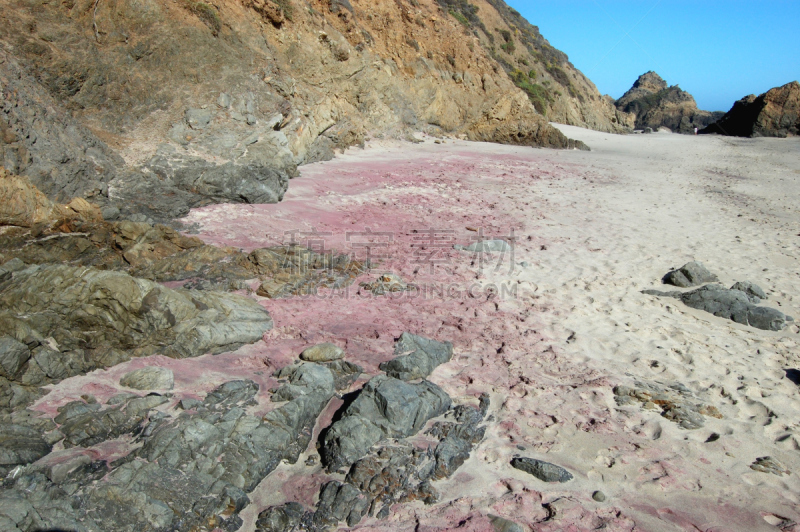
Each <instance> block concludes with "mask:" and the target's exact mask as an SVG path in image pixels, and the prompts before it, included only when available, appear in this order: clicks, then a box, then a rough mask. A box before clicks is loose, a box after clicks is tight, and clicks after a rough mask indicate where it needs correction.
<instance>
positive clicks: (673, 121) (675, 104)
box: [616, 71, 722, 133]
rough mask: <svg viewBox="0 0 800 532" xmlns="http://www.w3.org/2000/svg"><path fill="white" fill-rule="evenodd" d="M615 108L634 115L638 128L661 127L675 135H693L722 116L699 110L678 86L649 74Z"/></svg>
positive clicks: (636, 83)
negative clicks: (695, 131) (696, 129)
mask: <svg viewBox="0 0 800 532" xmlns="http://www.w3.org/2000/svg"><path fill="white" fill-rule="evenodd" d="M616 105H617V109H619V110H620V111H623V112H628V113H633V114H634V115H635V116H636V128H637V129H644V128H647V127H649V128H652V129H658V128H659V127H662V126H663V127H668V128H669V129H671V130H672V131H675V132H677V133H694V128H704V127H705V126H707V125H708V124H710V123H712V122H714V121H715V120H716V119H718V118H719V117H720V116H722V113H721V112H713V113H711V112H708V111H703V110H700V109H698V108H697V103H696V102H695V101H694V98H693V97H692V95H691V94H689V93H688V92H686V91H684V90H681V89H680V88H679V87H678V86H677V85H673V86H671V87H670V86H668V85H667V82H666V81H664V80H663V79H662V78H661V76H659V75H658V74H656V73H655V72H652V71H651V72H647V73H645V74H642V75H641V76H639V79H637V80H636V81H635V82H634V84H633V87H631V89H630V90H629V91H628V92H626V93H625V94H624V95H623V96H622V98H620V99H619V100H617V102H616Z"/></svg>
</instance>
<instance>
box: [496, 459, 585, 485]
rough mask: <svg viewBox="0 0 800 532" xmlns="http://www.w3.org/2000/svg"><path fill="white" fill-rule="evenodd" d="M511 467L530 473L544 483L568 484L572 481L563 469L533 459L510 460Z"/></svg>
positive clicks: (570, 476)
mask: <svg viewBox="0 0 800 532" xmlns="http://www.w3.org/2000/svg"><path fill="white" fill-rule="evenodd" d="M511 466H512V467H514V468H516V469H519V470H520V471H525V472H526V473H530V474H531V475H533V476H534V477H536V478H538V479H539V480H541V481H544V482H569V481H570V480H572V474H571V473H570V472H569V471H567V470H566V469H564V468H563V467H561V466H557V465H555V464H551V463H550V462H545V461H543V460H536V459H535V458H525V457H517V458H514V459H512V460H511Z"/></svg>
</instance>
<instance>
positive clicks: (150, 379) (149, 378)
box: [119, 366, 175, 390]
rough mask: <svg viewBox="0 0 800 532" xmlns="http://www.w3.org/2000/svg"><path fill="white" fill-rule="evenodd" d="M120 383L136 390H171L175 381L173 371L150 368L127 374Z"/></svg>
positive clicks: (155, 367)
mask: <svg viewBox="0 0 800 532" xmlns="http://www.w3.org/2000/svg"><path fill="white" fill-rule="evenodd" d="M119 383H120V385H122V386H126V387H128V388H134V389H136V390H171V389H172V387H173V386H174V384H175V381H174V377H173V375H172V370H171V369H168V368H160V367H157V366H149V367H146V368H140V369H135V370H133V371H131V372H129V373H126V374H125V375H123V377H122V378H121V379H120V380H119Z"/></svg>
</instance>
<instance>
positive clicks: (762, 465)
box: [750, 456, 792, 477]
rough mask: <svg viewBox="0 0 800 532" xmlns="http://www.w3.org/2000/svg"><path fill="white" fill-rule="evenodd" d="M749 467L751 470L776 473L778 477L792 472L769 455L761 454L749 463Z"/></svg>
mask: <svg viewBox="0 0 800 532" xmlns="http://www.w3.org/2000/svg"><path fill="white" fill-rule="evenodd" d="M750 469H752V470H753V471H759V472H761V473H772V474H773V475H777V476H779V477H782V476H783V475H791V474H792V472H791V471H789V470H788V469H786V467H785V466H784V465H783V464H781V463H780V462H779V461H777V460H776V459H775V458H772V457H771V456H762V457H760V458H756V460H755V462H753V463H752V464H750Z"/></svg>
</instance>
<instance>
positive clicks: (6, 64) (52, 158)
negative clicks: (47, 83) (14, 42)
mask: <svg viewBox="0 0 800 532" xmlns="http://www.w3.org/2000/svg"><path fill="white" fill-rule="evenodd" d="M29 67H30V65H29V64H26V63H25V62H22V64H20V63H18V62H17V61H16V60H15V59H14V58H13V57H12V56H11V55H9V54H7V53H6V52H5V51H0V130H1V131H3V132H4V133H3V139H2V140H0V166H3V167H5V168H6V170H8V171H9V172H11V173H13V174H17V175H24V176H26V177H28V178H29V179H30V180H31V182H32V183H33V184H34V185H36V187H38V188H39V190H41V191H42V192H43V193H44V194H45V195H47V196H48V197H49V198H50V199H53V200H56V201H59V202H60V203H66V202H68V201H70V200H71V199H72V198H74V197H85V198H92V200H91V201H94V200H95V199H103V198H104V196H105V195H106V194H107V191H108V186H107V184H108V182H109V181H110V180H112V179H113V178H114V177H116V175H117V173H118V172H119V170H120V169H121V168H123V167H124V166H125V161H124V160H123V159H122V158H121V157H120V156H118V155H117V154H116V153H114V151H113V150H111V149H110V148H109V147H108V146H106V144H105V143H103V142H102V141H101V140H100V139H99V138H97V136H95V135H94V134H93V133H92V132H91V131H89V129H87V128H85V127H83V126H82V125H80V124H79V123H78V121H77V120H75V119H74V118H73V117H72V116H70V113H69V111H67V110H66V109H65V107H64V106H63V103H64V100H63V99H62V98H60V97H55V98H54V97H53V94H52V93H51V92H50V91H49V90H47V89H46V88H45V87H43V86H42V85H41V84H40V83H38V82H37V80H36V79H34V77H32V76H31V75H30V74H29Z"/></svg>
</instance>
